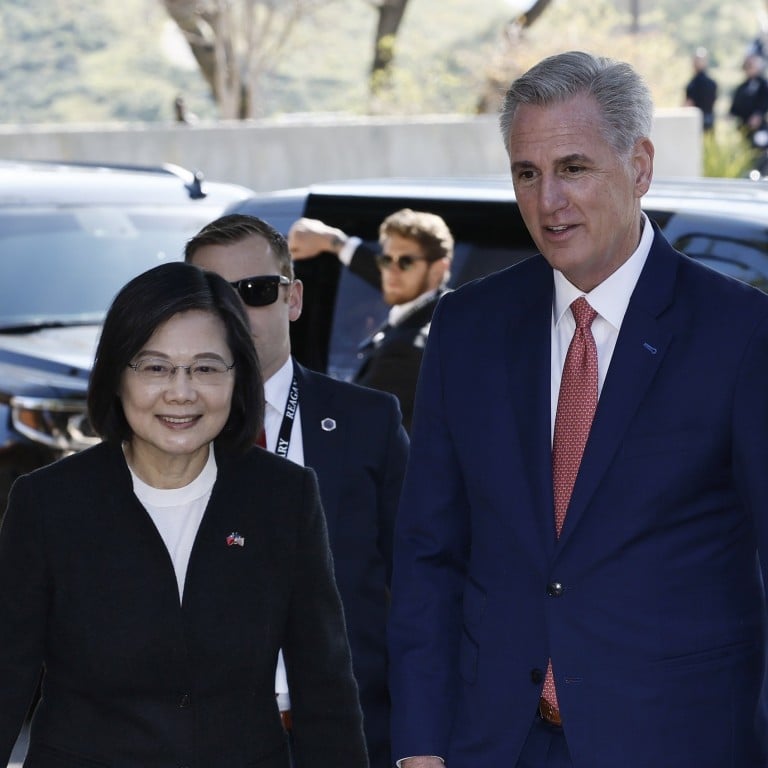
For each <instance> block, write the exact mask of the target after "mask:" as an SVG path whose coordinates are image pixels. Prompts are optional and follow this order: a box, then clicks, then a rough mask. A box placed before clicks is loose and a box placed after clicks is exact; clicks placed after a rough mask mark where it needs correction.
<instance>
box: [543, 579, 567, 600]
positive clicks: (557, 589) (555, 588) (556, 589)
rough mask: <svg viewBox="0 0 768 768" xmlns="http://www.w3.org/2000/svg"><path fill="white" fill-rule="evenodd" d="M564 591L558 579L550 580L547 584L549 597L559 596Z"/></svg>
mask: <svg viewBox="0 0 768 768" xmlns="http://www.w3.org/2000/svg"><path fill="white" fill-rule="evenodd" d="M564 591H565V587H564V586H563V585H562V584H561V583H560V582H559V581H552V582H550V583H549V584H547V594H548V595H549V596H550V597H560V595H562V594H563V592H564Z"/></svg>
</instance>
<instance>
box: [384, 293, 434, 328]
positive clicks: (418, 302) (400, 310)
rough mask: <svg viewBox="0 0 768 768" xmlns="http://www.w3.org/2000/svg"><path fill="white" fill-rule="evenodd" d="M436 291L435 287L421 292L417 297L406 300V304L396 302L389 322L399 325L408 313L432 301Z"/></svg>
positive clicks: (390, 311) (388, 318) (390, 312)
mask: <svg viewBox="0 0 768 768" xmlns="http://www.w3.org/2000/svg"><path fill="white" fill-rule="evenodd" d="M436 293H437V289H434V290H432V291H427V292H426V293H422V294H420V295H419V296H417V297H416V298H415V299H411V300H410V301H406V302H405V304H395V306H394V307H392V309H390V310H389V316H388V317H387V322H388V323H389V324H390V325H397V324H398V323H399V322H400V321H401V320H402V319H403V318H404V317H405V316H406V315H409V314H410V313H411V312H413V311H414V310H416V309H418V308H419V307H421V306H422V305H423V304H426V303H427V302H428V301H430V300H431V299H432V298H433V297H434V296H435V294H436Z"/></svg>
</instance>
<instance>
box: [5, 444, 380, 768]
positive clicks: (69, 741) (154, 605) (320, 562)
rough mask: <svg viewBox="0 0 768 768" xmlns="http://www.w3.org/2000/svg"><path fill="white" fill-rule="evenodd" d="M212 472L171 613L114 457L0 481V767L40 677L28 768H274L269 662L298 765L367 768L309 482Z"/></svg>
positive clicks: (94, 452)
mask: <svg viewBox="0 0 768 768" xmlns="http://www.w3.org/2000/svg"><path fill="white" fill-rule="evenodd" d="M216 459H217V465H218V476H217V479H216V483H215V485H214V487H213V491H212V493H211V498H210V500H209V503H208V506H207V508H206V510H205V514H204V516H203V519H202V521H201V523H200V527H199V529H198V532H197V535H196V538H195V542H194V546H193V548H192V552H191V555H190V559H189V565H188V568H187V576H186V582H185V586H184V596H183V600H181V601H180V600H179V593H178V586H177V582H176V576H175V573H174V570H173V565H172V562H171V559H170V557H169V556H168V551H167V549H166V547H165V544H164V543H163V540H162V538H161V537H160V535H159V534H158V532H157V529H156V528H155V526H154V524H153V522H152V519H151V517H150V516H149V515H148V514H147V512H146V511H145V509H144V508H143V507H142V505H141V504H140V503H139V501H138V499H137V498H136V496H135V495H134V493H133V487H132V481H131V477H130V473H129V471H128V467H127V465H126V462H125V459H124V458H123V453H122V451H121V449H120V446H119V445H117V446H116V445H112V444H106V443H102V444H100V445H98V446H96V447H94V448H91V449H89V450H87V451H83V452H82V453H79V454H76V455H74V456H71V457H69V458H67V459H62V460H61V461H59V462H56V463H54V464H51V465H49V466H47V467H44V468H42V469H40V470H38V471H36V472H34V473H32V474H31V475H26V476H24V477H22V478H20V479H19V480H17V481H16V483H15V484H14V487H13V490H12V492H11V496H10V501H9V505H8V511H7V513H6V515H5V518H4V520H3V525H2V529H0V765H5V764H6V763H7V761H8V756H9V754H10V752H11V748H12V747H13V744H14V741H15V739H16V736H17V734H18V731H19V728H20V726H21V722H22V719H23V717H24V715H25V713H26V711H27V708H28V706H29V701H30V698H31V696H32V693H33V691H34V688H35V684H36V683H37V680H38V678H39V674H40V666H41V663H43V664H44V665H45V676H44V679H43V687H42V697H41V700H40V702H39V704H38V706H37V709H36V711H35V715H34V719H33V721H32V727H31V733H30V742H29V750H28V754H27V758H26V761H25V763H24V764H25V765H26V766H28V768H65V767H69V768H85V766H88V768H99V767H101V768H107V767H108V766H111V767H112V768H167V767H168V766H182V765H184V766H189V768H249V767H251V766H259V767H260V768H288V765H289V759H288V748H287V743H286V739H285V734H284V732H283V728H282V725H281V722H280V717H279V713H278V711H277V706H276V702H275V686H274V682H275V665H276V663H277V653H278V650H279V649H280V648H282V649H283V652H284V654H285V659H286V666H287V669H288V682H289V685H290V686H291V692H292V694H293V696H292V706H293V715H294V718H293V722H294V730H293V735H294V743H293V747H294V754H295V757H296V762H297V764H299V765H301V766H303V768H336V766H339V765H353V766H356V767H357V768H365V767H366V766H367V765H368V763H367V760H366V755H365V741H364V737H363V730H362V714H361V712H360V707H359V704H358V700H357V690H356V686H355V682H354V678H353V675H352V664H351V657H350V652H349V646H348V644H347V641H346V636H345V632H344V629H345V627H344V617H343V610H342V607H341V601H340V599H339V594H338V591H337V589H336V587H335V585H334V582H333V563H332V558H331V554H330V550H329V547H328V539H327V536H326V528H325V521H324V518H323V513H322V509H321V506H320V499H319V494H318V490H317V482H316V480H315V477H314V475H313V473H312V472H311V471H310V470H308V469H305V468H303V467H297V466H296V465H295V464H292V463H291V462H289V461H286V460H284V459H280V458H278V457H277V456H273V455H272V454H269V453H267V452H266V451H262V450H259V449H257V448H254V449H252V450H251V451H248V452H247V453H246V454H245V455H242V456H229V455H227V454H224V453H220V452H219V451H217V452H216ZM231 533H237V534H239V535H240V536H241V537H242V542H241V543H242V546H237V545H232V546H230V545H228V543H227V539H228V536H229V535H230V534H231Z"/></svg>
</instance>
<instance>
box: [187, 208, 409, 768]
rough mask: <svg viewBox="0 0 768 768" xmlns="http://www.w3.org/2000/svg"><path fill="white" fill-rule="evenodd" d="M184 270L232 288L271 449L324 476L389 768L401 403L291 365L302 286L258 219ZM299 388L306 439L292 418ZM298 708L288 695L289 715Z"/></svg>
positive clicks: (355, 649) (373, 741)
mask: <svg viewBox="0 0 768 768" xmlns="http://www.w3.org/2000/svg"><path fill="white" fill-rule="evenodd" d="M186 258H187V260H188V261H192V262H193V263H194V264H196V265H198V266H201V267H203V268H204V269H207V270H210V271H213V272H217V273H219V274H220V275H222V276H223V277H224V278H225V279H226V280H228V281H230V282H231V283H233V284H235V285H236V287H237V290H238V292H239V293H240V296H241V298H242V299H243V301H244V303H245V305H246V310H247V313H248V317H249V320H250V323H251V333H252V336H253V339H254V341H255V344H256V350H257V352H258V355H259V361H260V363H261V366H262V370H263V373H264V379H265V381H266V387H265V390H266V392H267V409H266V410H267V413H266V417H265V423H266V438H267V440H266V443H267V447H268V449H269V450H271V451H276V452H278V453H280V452H281V451H282V452H284V455H285V456H286V457H287V458H289V459H291V460H293V461H296V462H298V463H303V464H304V465H305V466H308V467H312V469H313V470H314V471H315V472H316V474H317V478H318V482H319V485H320V496H321V499H322V504H323V511H324V512H325V517H326V521H327V526H328V536H329V541H330V545H331V551H332V553H333V558H334V568H335V575H336V583H337V585H338V588H339V593H340V595H341V599H342V604H343V606H344V613H345V618H346V622H347V634H348V636H349V644H350V649H351V651H352V663H353V669H354V674H355V678H356V680H357V683H358V688H359V692H360V704H361V707H362V710H363V715H364V729H365V736H366V743H367V747H368V754H369V759H370V764H371V766H372V768H390V766H391V763H390V749H389V719H390V703H389V688H388V684H387V671H388V664H387V649H386V620H387V613H388V608H389V583H390V578H391V568H392V540H393V529H394V520H395V513H396V510H397V505H398V502H399V497H400V487H401V485H402V480H403V474H404V472H405V462H406V459H407V453H408V436H407V435H406V433H405V430H404V429H403V427H402V424H401V418H400V411H399V408H398V404H397V400H396V399H395V398H394V397H393V396H392V395H389V394H385V393H382V392H376V391H374V390H371V389H368V388H366V387H360V386H357V385H355V384H350V383H348V382H342V381H337V380H335V379H332V378H330V377H328V376H325V375H322V374H319V373H316V372H314V371H310V370H308V369H307V368H305V367H303V366H301V365H299V364H298V363H297V362H296V361H294V360H293V359H292V358H291V355H290V337H289V327H290V323H291V322H292V321H293V320H296V319H297V318H298V317H299V315H300V313H301V307H302V297H303V286H302V284H301V282H300V281H296V280H294V279H293V267H292V264H291V260H290V255H289V253H288V249H287V244H286V242H285V239H284V238H283V237H282V235H280V233H279V232H277V231H276V230H275V229H274V228H273V227H271V226H270V225H269V224H267V223H266V222H263V221H261V220H260V219H257V218H256V217H253V216H244V215H240V214H233V215H228V216H224V217H222V218H220V219H218V220H216V221H214V222H211V223H210V224H209V225H207V226H206V227H204V228H203V229H202V230H201V232H200V233H198V234H197V235H196V236H195V237H194V238H193V239H192V240H191V241H190V242H189V243H188V245H187V250H186ZM278 380H281V381H282V384H281V385H280V386H277V387H276V386H275V384H276V382H277V381H278ZM294 385H295V387H296V389H297V391H298V395H297V399H298V409H297V413H298V416H297V421H298V422H299V423H300V427H301V428H300V429H294V428H293V422H291V423H290V424H289V423H287V421H286V418H285V416H286V414H287V413H288V409H287V408H286V404H287V402H288V397H289V392H290V390H291V387H292V386H294ZM275 390H277V394H275ZM286 443H287V445H286ZM288 687H289V688H290V687H291V671H290V669H288ZM332 700H333V694H332V692H329V703H330V702H332ZM294 703H295V702H294V697H293V695H291V708H292V709H293V708H294ZM298 768H302V766H301V764H300V763H299V765H298Z"/></svg>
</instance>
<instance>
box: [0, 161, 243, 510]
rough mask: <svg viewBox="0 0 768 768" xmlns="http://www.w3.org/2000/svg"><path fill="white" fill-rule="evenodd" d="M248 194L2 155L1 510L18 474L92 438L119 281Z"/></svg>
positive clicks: (164, 176) (169, 169) (178, 246)
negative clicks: (91, 394) (106, 321)
mask: <svg viewBox="0 0 768 768" xmlns="http://www.w3.org/2000/svg"><path fill="white" fill-rule="evenodd" d="M249 195H253V190H249V189H246V188H244V187H239V186H236V185H232V184H216V183H208V182H205V181H203V179H202V177H201V176H200V175H199V174H196V173H192V172H190V171H186V170H185V169H183V168H179V167H178V166H172V165H168V166H163V167H159V168H138V167H117V166H101V165H98V166H97V165H62V164H54V163H29V162H0V297H1V299H0V516H2V512H3V510H4V509H5V498H6V496H7V493H8V489H9V486H10V483H11V482H12V481H13V479H14V478H15V477H16V476H17V475H18V474H20V473H22V472H26V471H29V470H30V469H33V468H35V467H38V466H40V465H42V464H46V463H48V462H50V461H52V460H53V459H55V458H58V457H60V456H62V455H64V454H66V453H69V452H72V451H76V450H79V449H82V448H84V447H86V446H88V445H90V444H92V443H94V442H96V438H95V437H94V435H93V434H92V433H91V431H90V429H89V427H88V424H87V420H86V419H85V392H86V387H87V383H88V376H89V372H90V369H91V364H92V362H93V354H94V351H95V347H96V341H97V338H98V334H99V331H100V327H101V326H100V324H101V322H102V319H103V316H104V313H105V311H106V309H107V307H108V305H109V303H110V302H111V300H112V297H113V296H114V295H115V293H117V291H118V289H119V288H120V287H121V286H122V285H123V284H124V283H126V282H127V281H128V280H129V279H131V278H132V277H134V276H135V275H137V274H139V273H140V272H143V271H144V270H146V269H149V268H150V267H153V266H155V265H157V264H160V263H162V262H164V261H168V260H178V259H180V258H182V255H183V250H184V244H185V243H186V241H187V240H188V239H189V238H190V237H191V236H192V235H194V234H195V233H196V232H197V231H198V230H199V229H200V228H201V227H202V226H203V225H204V224H206V223H208V222H209V221H211V220H212V219H215V218H216V217H217V216H219V215H220V214H221V213H222V211H223V210H224V208H225V207H226V206H227V205H228V204H231V203H233V202H235V201H237V200H242V199H244V198H246V197H248V196H249Z"/></svg>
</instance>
